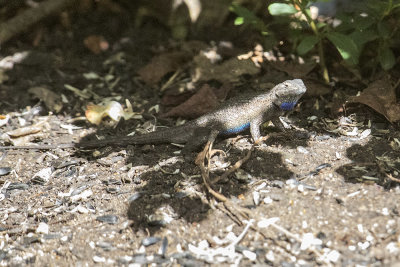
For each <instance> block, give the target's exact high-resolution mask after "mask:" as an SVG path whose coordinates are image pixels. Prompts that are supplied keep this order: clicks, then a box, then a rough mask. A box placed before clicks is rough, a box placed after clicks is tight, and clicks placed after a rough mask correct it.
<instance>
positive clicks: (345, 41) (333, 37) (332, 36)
mask: <svg viewBox="0 0 400 267" xmlns="http://www.w3.org/2000/svg"><path fill="white" fill-rule="evenodd" d="M326 38H328V40H329V41H331V42H332V43H333V45H334V46H335V47H336V49H337V50H338V51H339V53H340V55H341V56H342V58H343V59H344V60H345V61H346V62H347V63H348V64H350V65H357V64H358V57H359V51H358V48H357V46H356V44H355V43H354V41H353V40H352V39H351V38H350V37H349V36H347V35H344V34H341V33H337V32H329V33H327V34H326Z"/></svg>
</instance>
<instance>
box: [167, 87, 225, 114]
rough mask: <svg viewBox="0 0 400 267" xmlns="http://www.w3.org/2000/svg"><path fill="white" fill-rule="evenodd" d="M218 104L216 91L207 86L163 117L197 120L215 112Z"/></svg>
mask: <svg viewBox="0 0 400 267" xmlns="http://www.w3.org/2000/svg"><path fill="white" fill-rule="evenodd" d="M218 104H219V102H218V99H217V97H216V95H215V94H214V90H213V89H212V88H211V87H210V86H209V85H207V84H206V85H204V86H203V87H202V88H200V90H199V91H197V93H196V94H194V95H193V96H192V97H190V98H189V99H188V100H187V101H185V102H183V103H182V104H180V105H179V106H176V107H174V108H173V109H171V110H170V111H168V112H167V113H165V114H164V115H163V117H184V118H190V119H192V118H197V117H199V116H201V115H203V114H205V113H207V112H210V111H212V110H214V109H215V108H216V107H217V106H218Z"/></svg>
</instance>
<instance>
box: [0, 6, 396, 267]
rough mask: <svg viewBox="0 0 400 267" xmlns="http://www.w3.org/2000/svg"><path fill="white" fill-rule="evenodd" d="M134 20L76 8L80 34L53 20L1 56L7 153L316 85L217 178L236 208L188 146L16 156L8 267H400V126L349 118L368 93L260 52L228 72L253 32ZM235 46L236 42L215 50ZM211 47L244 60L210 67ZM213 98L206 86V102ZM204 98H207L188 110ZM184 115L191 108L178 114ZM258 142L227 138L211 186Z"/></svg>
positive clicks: (8, 180)
mask: <svg viewBox="0 0 400 267" xmlns="http://www.w3.org/2000/svg"><path fill="white" fill-rule="evenodd" d="M123 14H124V16H121V15H120V14H113V13H112V12H105V11H104V10H103V11H101V10H93V11H91V12H90V13H89V14H86V15H85V14H75V15H74V16H72V17H71V20H72V23H71V27H70V28H68V29H66V28H65V27H63V26H61V24H59V23H58V20H57V19H56V18H53V19H51V20H50V21H44V22H42V23H41V25H39V26H38V27H39V28H43V29H44V30H43V32H44V33H43V37H42V39H41V41H40V42H39V43H38V44H37V45H32V42H33V41H32V40H33V39H34V37H33V36H34V35H35V34H34V32H29V33H26V34H24V35H23V36H20V37H18V38H15V39H13V40H11V41H9V42H8V43H7V44H6V45H3V46H2V47H1V51H0V57H1V59H2V60H1V61H2V62H3V63H4V62H5V61H6V60H4V59H5V58H6V57H9V58H8V61H7V62H14V63H13V66H12V67H10V68H7V69H6V70H5V71H2V72H1V74H2V75H1V84H0V115H1V124H0V135H1V136H0V142H1V144H2V145H30V144H33V145H35V144H37V143H39V144H57V143H69V142H80V141H81V140H95V139H96V138H100V139H103V138H111V137H118V136H125V135H127V134H130V133H132V132H134V133H135V134H143V133H145V132H148V131H152V130H154V129H155V128H156V127H157V128H158V127H166V126H168V127H170V126H174V125H176V124H179V123H181V122H182V119H181V118H182V117H183V118H186V119H187V118H193V117H196V116H198V114H199V113H204V112H206V111H208V110H209V109H212V108H215V105H216V104H219V103H220V102H222V101H223V100H224V99H225V98H226V99H229V98H231V97H233V96H235V95H238V94H240V93H243V92H245V91H246V92H247V91H265V90H268V89H270V88H272V87H273V85H274V84H276V83H279V82H281V81H284V80H287V79H292V78H302V79H303V80H304V82H305V84H306V85H307V87H308V89H309V90H308V92H307V93H306V94H305V95H304V96H303V97H302V98H301V100H300V102H299V104H298V105H297V106H296V107H295V109H294V110H293V111H292V112H290V114H288V118H287V119H285V120H286V121H288V123H289V124H290V125H291V126H292V130H290V131H289V133H280V132H278V131H277V129H276V128H275V127H274V126H273V125H268V124H267V125H264V126H265V127H263V129H262V133H263V135H265V136H269V138H266V140H265V141H264V142H263V143H262V144H259V145H257V146H255V149H254V151H253V152H252V153H251V155H250V158H249V159H248V160H247V161H246V162H245V163H244V164H243V165H242V166H241V167H240V168H239V169H238V170H236V171H235V172H234V173H232V174H230V175H229V176H228V177H227V178H226V179H222V180H220V181H218V182H216V183H214V184H212V188H213V189H214V190H215V191H217V192H219V193H220V194H222V195H223V196H225V197H227V198H228V200H229V201H227V202H225V203H224V202H221V201H219V200H218V199H216V198H215V197H214V196H213V195H212V194H210V193H209V192H208V191H207V189H206V187H205V186H204V183H203V180H202V176H201V172H200V169H199V166H197V165H196V164H195V163H194V160H195V158H196V155H197V152H198V151H196V152H192V154H190V155H185V156H182V155H181V153H180V151H181V150H182V146H178V145H175V144H163V145H151V144H149V145H142V146H133V145H127V146H125V147H118V146H106V147H103V148H98V149H80V150H78V149H53V150H48V151H46V150H9V151H2V156H1V161H0V171H1V173H0V175H1V176H0V265H1V266H24V265H32V266H95V265H96V266H97V265H98V266H103V265H104V266H106V265H107V266H114V265H116V266H128V265H129V266H140V265H146V264H148V265H152V266H156V265H160V266H177V265H178V266H179V265H180V266H207V265H212V266H217V265H218V266H228V265H232V266H251V265H257V266H315V265H321V266H400V231H399V229H400V187H399V185H400V183H399V181H400V180H399V179H400V142H399V138H400V134H399V130H398V126H397V125H396V124H391V123H389V122H388V121H387V120H386V118H385V117H383V116H382V115H380V114H378V113H377V112H375V111H374V110H372V109H370V108H368V107H367V106H364V105H360V104H347V105H346V108H345V111H344V112H342V113H335V112H334V110H335V107H338V106H341V105H344V102H345V99H346V97H348V96H354V95H356V94H357V92H358V91H362V90H363V89H364V88H366V87H367V86H365V85H364V86H363V87H362V86H360V85H357V86H354V84H353V85H352V86H347V85H346V84H345V83H337V84H336V85H335V87H334V88H329V90H326V87H325V86H324V85H323V83H322V82H321V83H319V82H318V78H316V77H317V75H316V74H315V73H313V72H309V73H307V74H306V75H304V76H299V77H292V76H291V75H289V74H288V72H285V71H281V70H280V69H282V68H283V67H282V66H280V67H276V66H275V65H274V64H275V63H274V62H272V61H271V62H268V61H265V62H263V63H262V64H261V66H260V67H255V66H254V64H253V62H252V61H251V60H250V59H249V60H247V63H246V64H248V65H240V64H239V65H240V66H239V65H237V66H239V67H237V69H235V71H236V74H232V75H231V74H229V75H231V76H229V75H228V74H226V72H229V71H231V69H229V68H232V69H234V67H229V66H231V65H229V64H233V65H234V64H238V63H237V62H234V63H232V62H231V61H230V60H232V59H235V58H236V57H237V56H238V55H242V54H246V53H248V51H249V50H252V49H253V48H254V46H255V44H256V39H257V38H255V37H254V36H253V35H252V33H251V32H247V33H245V32H241V33H239V32H237V31H236V30H235V28H234V27H233V26H229V27H226V28H224V30H220V29H218V28H213V29H210V30H209V32H208V33H207V34H204V33H203V34H202V35H199V36H190V35H189V36H188V39H189V40H191V41H179V42H178V41H171V40H172V39H171V36H170V32H169V30H168V28H167V27H166V26H165V25H163V24H162V23H160V22H159V21H157V20H155V19H153V18H151V17H150V18H144V19H143V20H142V21H141V24H140V26H139V27H134V25H133V23H132V21H134V18H133V17H129V14H131V13H130V12H128V11H126V13H123ZM131 15H132V16H134V13H132V14H131ZM53 20H54V21H53ZM225 23H226V24H227V25H228V24H229V25H232V22H231V21H230V22H225ZM93 34H96V35H101V36H104V37H105V39H106V40H107V42H108V44H109V46H110V47H109V48H108V49H107V50H106V51H103V52H101V53H98V54H94V53H93V52H91V51H90V49H88V48H87V47H86V46H85V45H84V41H83V40H84V39H85V38H86V37H87V36H89V35H93ZM195 37H197V38H195ZM222 41H225V42H228V41H229V42H231V44H233V47H234V48H229V49H228V50H224V51H222V52H221V50H219V51H217V52H216V50H213V48H215V47H217V46H218V45H217V44H219V43H220V42H222ZM203 51H214V52H215V53H217V54H220V55H222V62H230V63H229V64H227V65H223V63H219V66H222V70H217V69H216V68H215V69H212V67H207V66H208V65H206V64H205V63H204V62H203V61H202V60H203V59H201V58H200V57H199V55H200V54H201V53H203ZM25 52H27V53H28V55H27V56H26V57H24V58H23V59H22V60H20V61H19V62H18V60H17V58H19V57H22V55H24V53H25ZM165 55H167V56H165ZM171 55H172V56H171ZM160 58H162V59H160ZM171 58H172V59H171ZM157 60H158V61H157ZM154 62H156V63H154ZM249 62H250V63H249ZM157 64H161V65H162V66H163V68H161V67H160V66H159V65H157ZM166 65H167V67H165V66H166ZM235 66H236V65H235ZM223 68H228V69H223ZM253 68H254V69H253ZM297 68H298V69H299V70H298V71H297V73H301V72H302V71H303V69H304V67H302V66H299V67H297ZM198 69H201V70H202V71H203V76H196V75H195V73H196V70H198ZM207 69H208V70H210V69H212V70H213V71H215V73H218V71H219V72H220V73H224V75H225V74H226V76H225V77H224V78H223V79H221V80H219V79H218V76H215V77H213V76H212V73H211V71H210V73H207V72H206V71H205V70H207ZM232 72H233V71H232ZM204 73H205V74H204ZM237 73H239V74H237ZM94 74H95V75H94ZM157 75H159V76H160V77H158V76H157ZM207 75H209V76H208V77H207ZM204 76H206V77H204ZM221 76H222V74H221ZM4 77H6V78H4ZM66 85H67V86H66ZM68 85H69V86H68ZM32 88H42V89H41V90H38V89H36V90H33V89H32ZM43 88H44V89H43ZM71 88H73V89H71ZM182 88H184V89H185V90H182ZM210 88H211V89H210ZM315 88H317V89H315ZM324 88H325V89H324ZM200 89H204V90H205V92H206V93H204V94H198V95H197V92H199V90H200ZM319 89H320V90H321V91H322V90H324V94H322V93H320V92H321V91H318V90H319ZM207 90H214V92H215V95H216V96H217V97H216V98H215V97H214V98H212V97H210V94H209V93H208V92H209V91H207ZM49 91H50V92H53V93H54V95H51V96H49V95H48V92H49ZM200 91H201V90H200ZM43 92H45V93H43ZM194 96H198V98H200V99H202V100H204V101H199V100H198V99H197V100H193V102H185V101H187V99H188V98H189V97H194ZM208 97H210V99H211V100H209V99H208ZM39 98H40V100H39ZM126 99H128V100H129V102H130V104H131V105H132V107H131V108H132V110H131V111H129V112H126V113H127V114H128V115H132V114H133V115H132V116H130V117H129V118H127V119H126V120H121V121H119V122H118V123H117V122H115V121H113V120H112V119H110V118H104V119H103V121H102V122H101V123H100V124H99V125H94V124H91V123H89V122H88V121H87V120H86V118H85V117H84V116H85V112H86V114H87V112H88V108H87V105H88V104H95V105H99V104H100V103H101V102H102V103H109V102H110V101H116V102H119V103H120V104H121V105H123V106H124V107H125V108H126V107H127V102H126V101H125V100H126ZM184 102H185V104H186V106H183V107H182V106H181V107H180V108H179V109H174V108H173V107H172V106H178V105H181V104H182V103H184ZM204 102H205V103H206V104H204ZM211 102H212V103H211ZM191 103H194V104H196V105H199V106H200V108H199V107H198V106H194V107H193V109H192V108H191ZM199 103H200V104H199ZM208 104H209V105H208ZM182 105H183V104H182ZM199 109H200V111H199ZM171 110H172V111H173V112H172V113H171V114H177V115H174V116H172V118H171V117H168V118H167V117H166V116H165V114H167V112H171ZM125 111H126V110H125ZM176 117H179V119H177V118H176ZM15 131H17V132H18V133H16V132H15ZM304 132H306V133H308V134H306V135H304V134H299V133H304ZM252 145H253V141H252V139H251V136H250V134H249V133H248V132H244V133H241V135H239V136H229V137H222V138H218V139H217V141H216V142H215V144H214V147H213V148H214V149H216V152H215V153H214V154H213V155H212V157H211V158H210V159H209V163H210V166H209V170H210V179H211V180H213V179H214V178H215V177H217V176H220V175H222V174H223V173H224V172H225V171H226V170H227V169H228V168H229V167H231V166H232V165H234V164H235V163H236V162H237V161H239V160H241V159H243V158H244V157H245V156H246V154H247V153H248V151H249V150H250V149H251V148H252Z"/></svg>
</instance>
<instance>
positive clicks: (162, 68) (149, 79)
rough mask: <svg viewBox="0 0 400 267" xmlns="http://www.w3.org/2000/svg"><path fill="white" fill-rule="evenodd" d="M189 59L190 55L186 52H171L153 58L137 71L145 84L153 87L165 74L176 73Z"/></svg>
mask: <svg viewBox="0 0 400 267" xmlns="http://www.w3.org/2000/svg"><path fill="white" fill-rule="evenodd" d="M189 59H190V55H189V54H188V53H186V52H171V53H166V54H162V55H159V56H155V57H153V58H152V60H151V61H150V63H149V64H147V65H146V66H144V67H143V68H141V69H140V70H139V71H138V74H139V75H140V77H141V78H142V80H143V81H144V82H145V83H147V84H149V85H155V84H156V83H158V82H159V81H160V80H161V79H162V77H164V75H165V74H167V73H169V72H173V71H176V70H177V69H178V68H179V67H181V66H182V65H183V64H185V63H186V62H187V61H189Z"/></svg>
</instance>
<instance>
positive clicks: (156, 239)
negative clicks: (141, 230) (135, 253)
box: [142, 236, 161, 247]
mask: <svg viewBox="0 0 400 267" xmlns="http://www.w3.org/2000/svg"><path fill="white" fill-rule="evenodd" d="M160 240H161V238H159V237H154V236H150V237H147V238H145V239H143V240H142V245H143V246H145V247H148V246H151V245H154V244H156V243H157V242H159V241H160Z"/></svg>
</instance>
